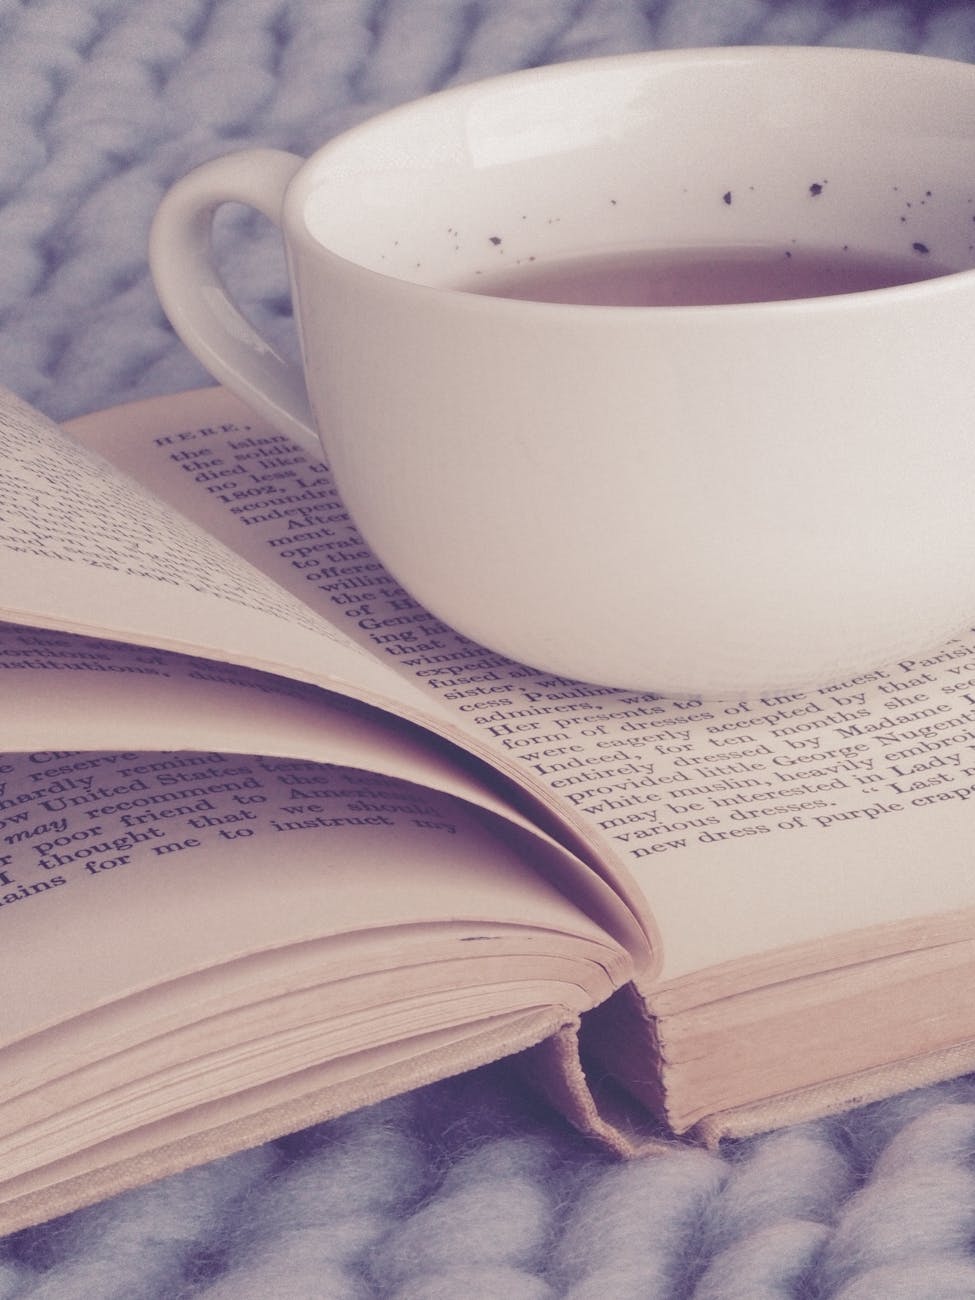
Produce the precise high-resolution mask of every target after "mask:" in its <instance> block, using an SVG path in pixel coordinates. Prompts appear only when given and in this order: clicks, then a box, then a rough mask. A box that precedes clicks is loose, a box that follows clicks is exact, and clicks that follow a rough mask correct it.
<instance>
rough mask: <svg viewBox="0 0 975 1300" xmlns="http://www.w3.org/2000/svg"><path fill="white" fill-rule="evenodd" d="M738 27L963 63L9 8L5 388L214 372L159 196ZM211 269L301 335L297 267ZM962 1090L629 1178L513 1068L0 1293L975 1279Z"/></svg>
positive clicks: (740, 4)
mask: <svg viewBox="0 0 975 1300" xmlns="http://www.w3.org/2000/svg"><path fill="white" fill-rule="evenodd" d="M731 43H798V44H816V43H823V44H832V45H853V46H875V47H881V48H888V49H901V50H915V51H923V52H927V53H932V54H940V55H945V56H949V57H955V58H959V59H975V7H973V6H972V5H971V3H970V0H958V2H952V0H943V2H940V3H939V0H913V2H912V0H901V2H899V3H898V2H897V0H889V2H888V0H156V2H154V0H0V382H2V383H4V384H7V385H8V386H10V387H12V388H14V389H16V390H18V391H19V392H20V393H22V394H23V395H24V396H25V397H27V398H28V399H30V400H32V401H33V402H35V403H36V404H37V405H39V406H40V407H42V408H43V409H45V410H46V411H47V412H48V413H50V414H51V415H54V416H55V417H69V416H73V415H77V414H81V413H82V412H84V411H86V410H89V409H93V408H96V407H101V406H105V405H108V404H110V403H113V402H118V401H123V400H127V399H130V398H134V397H138V396H148V395H150V394H157V393H164V392H171V391H175V390H178V389H182V388H188V387H192V386H195V385H199V384H202V383H205V382H207V376H205V375H204V374H203V372H202V371H201V370H200V368H199V366H198V365H197V363H196V362H195V361H194V360H193V359H192V358H191V357H190V356H189V355H188V354H187V352H186V351H185V350H184V349H183V348H182V346H181V345H180V344H179V343H178V342H177V341H176V339H175V337H174V336H173V334H172V332H171V331H170V330H169V329H168V328H167V326H166V324H165V322H164V320H163V318H162V315H161V313H160V311H159V309H158V307H157V305H156V301H155V296H154V293H153V290H152V287H151V284H150V282H149V278H148V274H147V269H146V252H145V246H146V233H147V228H148V224H149V221H150V218H151V215H152V212H153V210H154V208H155V205H156V203H157V202H158V200H159V197H160V195H161V193H162V192H163V190H164V188H165V187H166V186H167V185H168V184H169V183H170V182H171V181H172V180H173V179H175V178H176V177H177V176H178V175H179V174H181V173H182V172H184V171H185V170H187V169H188V168H189V167H191V166H192V165H193V164H194V163H196V162H199V161H202V160H203V159H205V158H208V157H211V156H214V155H216V154H219V153H222V152H226V151H227V150H229V149H232V148H235V147H239V146H241V145H250V144H256V143H261V144H271V145H278V146H282V147H285V148H289V149H293V150H296V151H298V152H307V151H309V150H311V149H312V148H313V147H314V146H315V145H317V144H318V143H320V142H321V141H322V140H324V139H325V138H326V137H328V136H330V135H332V134H334V133H335V132H337V131H339V130H341V129H343V128H345V127H347V126H349V125H351V124H353V123H354V122H356V121H359V120H361V119H363V118H365V117H367V116H369V115H371V114H373V113H375V112H376V111H378V110H380V109H382V108H385V107H387V106H390V105H392V104H394V103H397V102H401V101H403V100H406V99H409V98H412V97H415V96H417V95H420V94H423V93H425V92H427V91H430V90H433V89H436V88H440V87H443V86H445V85H448V84H451V83H454V82H458V81H464V80H469V79H472V78H474V77H480V76H485V75H489V74H493V73H498V72H505V71H509V70H512V69H515V68H519V67H525V66H532V65H537V64H543V63H549V62H553V61H557V60H563V59H569V58H576V57H584V56H589V55H594V54H608V53H617V52H622V51H628V50H637V49H649V48H663V47H677V46H691V45H716V44H731ZM221 247H222V254H221V255H222V257H223V258H224V260H225V264H226V266H227V274H228V278H230V279H231V281H232V282H233V283H234V285H235V287H236V289H237V291H238V294H239V296H240V297H241V298H242V299H243V300H244V302H245V303H246V304H247V305H248V306H249V308H250V310H251V311H252V314H253V315H254V316H255V317H256V318H257V321H258V323H259V324H260V326H261V328H262V329H264V330H265V331H266V332H268V333H270V334H272V335H273V336H274V337H275V338H276V339H277V340H278V341H279V342H280V343H281V345H282V346H288V342H287V340H288V338H289V330H290V321H289V319H288V308H287V291H286V284H285V278H284V270H283V259H282V258H281V255H280V253H279V250H278V246H277V239H276V236H275V234H274V232H273V231H272V230H270V228H268V227H266V226H265V224H264V223H263V222H262V221H260V220H259V219H257V218H256V217H254V216H253V214H244V215H234V214H232V213H228V214H226V216H225V220H224V221H223V228H222V231H221ZM973 1149H975V1081H973V1080H971V1079H969V1080H961V1081H959V1082H957V1083H953V1084H948V1085H943V1086H938V1087H932V1088H929V1089H925V1090H922V1091H919V1092H916V1093H913V1094H911V1095H909V1096H906V1097H901V1098H897V1099H895V1100H893V1101H890V1102H886V1103H883V1104H879V1105H875V1106H871V1107H869V1108H867V1109H865V1110H861V1111H858V1112H854V1113H851V1114H849V1115H846V1116H843V1117H841V1118H838V1119H833V1120H829V1121H824V1122H821V1123H817V1124H810V1125H805V1126H802V1127H801V1128H797V1129H792V1130H789V1131H785V1132H781V1133H778V1134H774V1135H771V1136H769V1137H765V1138H761V1139H756V1140H752V1141H749V1142H743V1143H739V1144H735V1145H732V1146H731V1147H730V1148H728V1149H726V1150H723V1151H722V1153H721V1154H710V1153H706V1152H704V1151H700V1150H695V1149H690V1148H687V1149H678V1150H676V1151H675V1153H674V1154H673V1155H671V1156H668V1157H664V1158H659V1159H653V1160H647V1161H642V1162H636V1163H633V1164H630V1165H620V1164H615V1163H613V1162H611V1161H610V1160H608V1159H607V1158H605V1157H604V1156H602V1155H601V1154H599V1153H597V1152H595V1151H594V1150H592V1149H591V1148H589V1147H587V1146H586V1145H585V1143H584V1142H583V1141H582V1140H581V1139H579V1138H578V1137H576V1136H575V1135H574V1134H572V1133H570V1132H568V1131H567V1130H566V1129H565V1128H564V1127H563V1125H562V1124H561V1123H560V1121H558V1120H557V1119H556V1118H554V1117H552V1116H550V1115H548V1114H546V1113H544V1112H543V1111H542V1110H541V1109H540V1108H538V1107H537V1106H536V1105H535V1103H534V1101H533V1100H532V1098H530V1097H528V1096H526V1095H525V1094H524V1093H523V1092H522V1091H520V1089H519V1085H518V1083H517V1081H516V1080H515V1079H514V1077H513V1076H512V1075H510V1074H509V1073H508V1072H507V1071H506V1069H505V1067H504V1065H503V1063H502V1064H500V1065H497V1066H492V1067H490V1068H486V1069H483V1070H480V1071H476V1072H474V1073H472V1074H470V1075H467V1076H464V1077H462V1078H459V1079H455V1080H450V1081H447V1082H444V1083H441V1084H438V1085H435V1086H432V1087H429V1088H426V1089H423V1090H420V1091H418V1092H416V1093H413V1094H411V1095H409V1096H406V1097H401V1098H398V1099H395V1100H393V1101H390V1102H387V1103H384V1104H382V1105H379V1106H376V1107H373V1108H371V1109H368V1110H365V1111H362V1112H359V1113H357V1114H354V1115H351V1116H348V1117H346V1118H344V1119H342V1120H339V1121H336V1122H332V1123H329V1124H324V1125H321V1126H319V1127H317V1128H314V1129H311V1130H309V1131H306V1132H303V1133H298V1134H295V1135H292V1136H290V1137H288V1138H286V1139H283V1140H281V1141H278V1142H274V1143H271V1144H269V1145H267V1146H265V1147H262V1148H259V1149H257V1150H254V1151H249V1152H245V1153H242V1154H240V1155H238V1156H235V1157H233V1158H231V1159H228V1160H224V1161H221V1162H218V1163H215V1164H212V1165H209V1166H206V1167H203V1168H200V1169H196V1170H192V1171H190V1172H188V1173H186V1174H183V1175H180V1176H177V1177H174V1178H170V1179H167V1180H165V1181H163V1182H160V1183H157V1184H155V1185H153V1186H151V1187H148V1188H144V1189H142V1190H139V1191H136V1192H132V1193H129V1194H126V1195H124V1196H120V1197H118V1198H116V1199H115V1200H113V1201H109V1202H106V1203H104V1204H101V1205H98V1206H95V1207H93V1208H91V1209H89V1210H84V1211H80V1212H78V1213H76V1214H74V1215H70V1216H68V1217H66V1218H64V1219H62V1220H59V1221H57V1222H55V1223H51V1224H47V1225H44V1226H42V1227H39V1228H35V1229H31V1230H28V1231H24V1232H21V1233H18V1234H16V1235H15V1236H13V1237H11V1238H8V1239H7V1240H6V1241H2V1242H0V1300H12V1298H13V1297H31V1298H32V1300H40V1298H41V1297H44V1298H45V1300H113V1298H116V1297H117V1298H118V1300H149V1298H150V1297H159V1298H160V1300H177V1298H180V1297H187V1298H188V1297H194V1298H195V1297H203V1296H205V1297H207V1300H250V1298H253V1300H312V1297H315V1298H323V1300H366V1298H367V1297H390V1298H391V1300H458V1298H459V1297H465V1298H466V1297H473V1298H474V1300H480V1298H488V1300H490V1298H493V1297H504V1298H505V1300H549V1298H551V1297H560V1296H565V1297H571V1298H572V1300H691V1298H692V1297H693V1300H786V1298H787V1297H789V1298H794V1300H825V1298H826V1297H831V1298H832V1300H900V1298H903V1300H907V1298H908V1297H910V1300H919V1298H920V1300H925V1298H928V1297H930V1298H932V1300H934V1298H937V1300H951V1298H953V1297H957V1298H958V1300H960V1298H961V1297H973V1296H975V1252H973V1245H972V1243H973V1241H975V1168H973V1165H972V1161H971V1156H970V1153H971V1151H972V1150H973Z"/></svg>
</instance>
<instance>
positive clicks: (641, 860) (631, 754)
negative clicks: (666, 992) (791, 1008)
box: [73, 391, 975, 988]
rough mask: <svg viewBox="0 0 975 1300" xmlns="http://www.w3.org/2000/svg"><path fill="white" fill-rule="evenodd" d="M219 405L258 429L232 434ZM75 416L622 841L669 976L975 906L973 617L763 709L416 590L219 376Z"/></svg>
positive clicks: (603, 838)
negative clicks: (467, 622) (955, 635)
mask: <svg viewBox="0 0 975 1300" xmlns="http://www.w3.org/2000/svg"><path fill="white" fill-rule="evenodd" d="M194 411H196V412H197V418H196V420H195V423H194ZM221 415H222V416H223V418H224V420H225V421H226V422H227V423H229V424H231V425H234V426H235V428H236V429H237V430H238V431H237V432H236V433H234V434H228V435H221V434H220V432H219V429H218V428H215V425H217V424H218V422H219V419H220V417H221ZM196 426H200V427H196ZM73 428H74V431H75V432H76V435H77V436H79V437H80V438H81V439H82V440H83V441H84V442H86V443H87V444H88V445H90V446H92V447H94V448H95V449H97V450H98V451H99V452H101V454H103V455H105V456H106V457H107V458H108V459H110V460H113V461H115V462H116V463H117V464H119V465H120V466H121V467H122V468H125V469H126V470H128V471H129V472H130V473H132V474H133V475H134V476H135V477H137V478H138V479H139V480H140V481H142V482H145V483H147V484H148V485H149V486H150V488H151V489H152V490H153V491H154V492H155V493H156V494H158V495H159V496H160V497H161V498H162V499H163V500H167V501H169V502H170V504H172V505H174V506H176V507H178V508H179V509H180V510H181V511H182V512H183V513H185V514H186V515H188V516H190V517H191V518H193V519H195V520H196V521H197V522H199V523H200V524H202V525H203V526H204V527H205V528H206V529H207V530H208V531H209V532H210V533H212V534H214V535H216V536H218V537H220V538H221V539H222V540H223V541H224V542H225V543H227V544H228V545H229V546H230V547H231V549H233V550H234V551H236V552H238V553H239V554H241V555H244V556H246V558H247V559H248V560H249V561H250V562H251V563H252V564H254V565H256V566H257V567H258V568H260V569H262V570H263V571H264V572H265V573H266V574H267V575H268V576H269V577H271V578H272V579H273V581H274V582H275V583H276V584H277V585H278V586H280V587H281V588H283V589H285V590H288V591H290V592H292V593H293V594H294V595H296V596H299V597H300V598H301V599H302V600H305V601H307V602H308V604H309V605H311V606H312V607H313V608H315V609H316V610H318V611H320V612H321V613H322V614H323V615H324V616H325V617H328V618H330V619H331V620H333V621H334V622H335V623H336V624H338V625H339V626H340V627H342V628H343V629H345V630H346V631H347V632H348V634H349V636H350V637H351V638H352V639H353V640H355V641H356V642H357V643H358V644H359V645H360V646H363V647H368V648H370V649H371V650H372V652H373V654H374V656H375V657H376V658H377V659H378V660H379V661H380V662H381V663H383V664H385V665H389V666H390V667H392V668H393V669H394V670H395V671H396V672H398V674H399V675H400V676H401V677H403V678H405V679H408V680H409V681H410V683H411V685H412V686H414V687H415V688H416V690H417V691H418V692H420V693H422V694H423V695H424V696H425V697H426V698H427V699H428V700H429V701H430V703H431V705H433V706H435V707H436V708H437V709H438V710H440V711H448V712H449V713H450V714H451V715H452V716H453V718H454V719H455V721H456V726H457V729H458V733H459V734H460V733H462V734H464V735H465V736H466V737H467V739H468V742H469V743H470V744H471V746H472V747H475V748H477V749H479V750H480V751H481V752H483V753H485V754H488V755H490V758H491V761H492V762H493V763H494V765H495V766H496V767H498V768H499V769H501V770H504V771H507V772H509V773H511V774H512V775H514V776H515V777H517V778H518V779H519V780H520V781H521V782H522V783H523V784H525V785H528V786H530V787H532V788H534V789H535V790H536V791H537V792H538V793H539V794H540V795H541V796H542V797H544V798H546V799H547V800H548V801H549V802H551V803H553V804H555V805H556V806H557V807H559V808H560V809H561V811H562V813H563V814H564V815H565V817H566V818H568V819H569V820H571V821H572V822H574V823H575V825H577V826H578V827H579V828H580V830H581V831H582V832H583V833H584V834H585V835H586V836H587V837H588V838H589V839H590V840H591V841H592V842H594V843H597V844H599V845H601V847H602V851H603V853H604V855H605V859H606V861H607V862H612V863H614V864H615V875H616V878H617V881H618V882H619V885H620V889H621V892H623V893H624V894H625V893H626V892H627V891H628V890H630V891H632V894H633V895H635V896H636V898H637V900H638V901H637V902H636V906H637V907H639V905H640V904H639V897H640V896H641V895H642V896H643V897H644V898H645V899H646V900H648V901H649V906H650V908H651V910H652V912H653V914H654V917H655V919H656V921H657V923H658V926H659V930H660V932H661V933H662V934H663V936H664V944H663V948H664V954H663V966H662V968H661V969H659V970H658V971H657V972H656V973H655V977H654V987H655V988H659V987H661V986H667V985H673V984H674V982H675V981H676V982H680V981H681V980H683V979H685V978H686V977H688V976H693V974H694V973H695V972H700V971H702V970H706V969H708V968H714V967H722V968H725V969H727V964H728V963H738V964H739V978H740V979H743V980H744V981H745V982H746V983H747V982H748V976H747V971H746V968H747V959H750V958H762V957H763V955H764V954H768V953H777V952H781V951H782V950H786V952H788V950H795V948H796V947H797V946H803V945H806V946H808V945H816V946H817V947H821V941H823V940H825V939H830V940H835V939H837V937H839V936H842V935H856V934H857V933H858V932H860V931H865V930H870V929H871V928H876V927H881V926H891V925H894V926H896V925H897V924H898V923H900V922H906V921H909V920H911V919H912V918H923V917H932V918H937V917H938V916H941V915H944V914H946V913H951V912H958V911H961V910H964V909H967V908H970V907H975V872H972V871H971V870H970V865H971V858H972V853H971V850H970V847H969V845H970V834H969V821H970V816H971V814H970V811H969V807H968V805H969V801H970V800H973V799H975V629H973V630H972V631H971V633H970V634H969V635H967V636H965V637H961V638H960V639H957V640H954V641H952V642H951V643H950V644H948V645H947V646H943V647H941V648H936V649H934V650H930V651H927V652H924V653H919V654H918V655H917V656H916V657H914V658H911V659H904V660H902V661H900V662H898V663H892V664H887V665H881V666H878V667H877V668H876V669H875V670H872V671H870V672H866V673H863V674H861V675H859V676H856V677H852V678H850V679H849V680H845V681H838V682H831V683H823V684H821V685H819V686H817V687H816V688H814V689H811V690H809V691H807V692H804V693H790V694H770V695H767V696H765V697H763V698H759V699H754V700H748V701H737V700H723V701H713V700H710V701H702V700H694V699H688V700H673V699H666V698H661V697H658V696H656V695H654V694H652V693H637V692H628V691H623V690H614V689H611V688H608V687H601V686H594V685H590V684H585V683H580V682H574V681H568V680H566V679H563V678H559V677H553V676H552V675H550V674H545V673H542V672H538V671H535V670H533V669H531V668H528V667H524V666H522V665H517V664H513V663H511V662H510V661H509V660H506V659H504V658H503V657H501V656H499V655H497V654H494V653H492V652H490V651H488V650H485V649H484V648H483V647H480V646H478V645H475V644H473V643H472V642H470V641H468V640H466V639H465V638H463V637H461V636H459V635H458V634H456V633H454V632H453V631H452V630H451V629H449V628H447V627H445V626H444V625H443V624H442V623H441V622H439V621H438V620H437V619H436V618H434V617H433V616H432V615H431V614H429V613H428V612H427V611H425V610H423V609H422V608H420V607H419V606H418V605H416V604H415V603H414V602H413V601H412V600H411V599H410V597H409V595H408V594H407V593H406V592H405V591H403V590H402V588H401V587H399V586H398V584H397V583H396V582H395V580H394V579H392V578H391V577H390V575H389V574H388V573H387V572H386V571H385V570H384V569H383V568H382V566H381V565H380V564H379V563H378V561H376V560H375V559H374V557H372V556H371V555H370V553H369V551H368V549H367V548H366V547H365V546H364V544H363V541H362V539H361V537H360V536H359V535H358V533H357V532H356V530H355V528H354V527H353V525H352V524H351V523H350V522H349V521H348V519H347V517H346V516H345V514H344V512H343V510H342V507H341V503H340V502H339V501H338V499H337V497H336V494H335V489H334V485H333V484H332V481H331V478H330V475H329V473H328V471H327V468H326V467H325V466H324V465H323V464H322V463H321V462H318V461H314V460H312V459H311V458H309V457H308V455H307V454H306V453H304V452H302V451H301V449H299V448H297V447H295V446H293V445H292V444H290V443H288V441H287V439H285V438H284V437H283V436H282V435H280V434H278V433H276V432H275V431H274V430H272V429H270V428H268V427H267V426H265V425H263V424H261V423H260V422H259V421H258V420H257V419H256V418H255V417H254V416H253V415H251V414H249V413H248V412H247V411H246V409H245V408H243V407H242V406H241V404H240V403H238V402H237V401H236V400H235V399H233V398H230V397H228V396H227V395H225V394H224V395H220V394H219V393H217V392H214V391H209V392H207V393H205V394H200V395H195V396H194V395H187V396H185V397H183V398H180V399H178V400H177V403H176V405H175V406H173V408H172V410H171V412H170V413H168V414H167V412H166V409H165V406H164V405H163V404H162V403H148V404H142V405H141V407H140V406H136V407H132V408H128V409H125V408H123V409H121V410H119V411H116V412H110V413H101V414H99V415H97V416H92V417H88V418H87V419H86V420H84V421H82V422H80V423H76V424H75V426H73ZM228 481H235V482H237V483H239V484H245V485H246V486H244V487H238V488H235V489H230V490H228V488H227V487H226V484H227V482H228ZM567 580H570V578H569V575H567ZM606 635H608V636H609V635H612V630H611V629H607V630H606ZM826 960H827V963H828V958H827V959H826ZM788 966H789V961H788V958H787V959H786V968H788ZM793 966H794V963H793ZM762 967H763V976H762V977H763V978H768V977H769V973H770V968H769V965H768V963H767V962H763V963H762Z"/></svg>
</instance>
